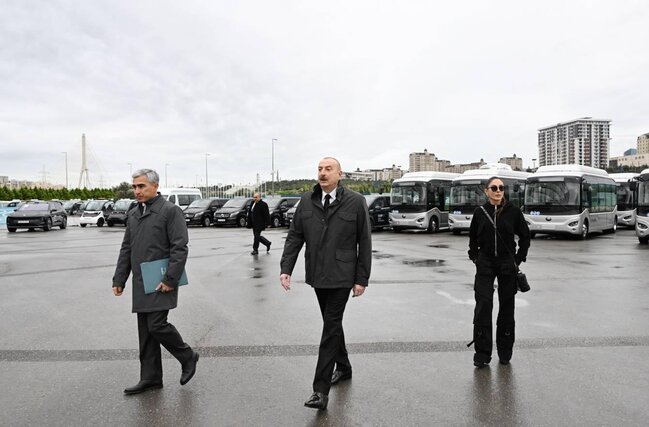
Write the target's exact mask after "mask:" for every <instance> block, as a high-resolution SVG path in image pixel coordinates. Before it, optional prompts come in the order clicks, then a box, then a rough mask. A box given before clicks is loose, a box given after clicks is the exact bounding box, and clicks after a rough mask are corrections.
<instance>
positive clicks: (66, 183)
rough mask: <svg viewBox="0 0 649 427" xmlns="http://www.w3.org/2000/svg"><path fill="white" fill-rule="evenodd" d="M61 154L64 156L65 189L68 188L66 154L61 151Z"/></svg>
mask: <svg viewBox="0 0 649 427" xmlns="http://www.w3.org/2000/svg"><path fill="white" fill-rule="evenodd" d="M61 154H65V189H66V190H67V188H68V152H67V151H61Z"/></svg>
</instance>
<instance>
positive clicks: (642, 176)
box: [638, 169, 649, 181]
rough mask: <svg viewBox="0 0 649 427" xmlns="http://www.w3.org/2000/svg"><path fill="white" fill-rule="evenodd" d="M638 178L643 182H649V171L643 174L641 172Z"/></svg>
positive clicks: (644, 171)
mask: <svg viewBox="0 0 649 427" xmlns="http://www.w3.org/2000/svg"><path fill="white" fill-rule="evenodd" d="M638 178H639V179H640V180H642V181H648V180H649V169H645V170H643V171H642V172H640V176H638Z"/></svg>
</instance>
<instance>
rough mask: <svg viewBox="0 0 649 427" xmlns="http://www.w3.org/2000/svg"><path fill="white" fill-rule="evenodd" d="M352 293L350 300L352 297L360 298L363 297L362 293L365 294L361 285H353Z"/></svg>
mask: <svg viewBox="0 0 649 427" xmlns="http://www.w3.org/2000/svg"><path fill="white" fill-rule="evenodd" d="M353 289H354V293H353V294H352V298H354V297H360V296H361V295H363V292H365V286H363V285H354V288H353Z"/></svg>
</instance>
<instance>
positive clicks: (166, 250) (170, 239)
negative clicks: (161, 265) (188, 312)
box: [113, 196, 189, 313]
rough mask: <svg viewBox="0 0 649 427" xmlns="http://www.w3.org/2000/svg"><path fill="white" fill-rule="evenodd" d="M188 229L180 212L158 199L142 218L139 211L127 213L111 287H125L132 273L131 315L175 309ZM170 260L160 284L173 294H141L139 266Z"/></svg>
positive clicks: (184, 258) (168, 203)
mask: <svg viewBox="0 0 649 427" xmlns="http://www.w3.org/2000/svg"><path fill="white" fill-rule="evenodd" d="M188 241H189V237H188V235H187V225H186V224H185V218H184V217H183V213H182V210H181V209H180V208H179V207H178V206H176V205H174V204H173V203H171V202H168V201H167V200H165V199H164V198H162V197H161V196H156V197H155V198H153V199H152V201H151V203H150V204H147V207H146V211H145V212H144V214H141V213H140V208H139V207H137V208H134V209H131V210H130V211H128V214H127V226H126V231H125V233H124V240H123V241H122V247H121V249H120V251H119V257H118V259H117V267H116V268H115V276H114V277H113V287H116V286H117V287H122V288H123V287H125V284H126V280H127V279H128V277H129V275H130V273H131V271H132V272H133V280H132V283H133V286H132V287H133V312H134V313H148V312H154V311H163V310H170V309H172V308H176V305H177V304H178V289H177V286H178V281H179V280H180V276H181V275H182V272H183V270H184V269H185V262H186V261H187V254H188V252H189V250H188V248H187V243H188ZM163 258H169V267H168V268H167V272H166V275H165V276H164V277H163V279H162V282H163V283H164V284H165V285H167V286H171V287H175V288H176V289H174V290H173V291H172V292H164V293H162V292H154V293H152V294H148V295H147V294H145V293H144V284H143V282H142V272H141V271H140V264H141V263H143V262H147V261H155V260H159V259H163Z"/></svg>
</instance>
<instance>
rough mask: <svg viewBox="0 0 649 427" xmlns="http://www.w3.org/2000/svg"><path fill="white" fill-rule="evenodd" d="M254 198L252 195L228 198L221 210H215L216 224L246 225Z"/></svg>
mask: <svg viewBox="0 0 649 427" xmlns="http://www.w3.org/2000/svg"><path fill="white" fill-rule="evenodd" d="M254 200H255V199H253V198H252V197H237V198H234V199H230V200H228V201H227V202H226V203H225V204H224V205H223V206H221V208H220V209H219V210H217V211H216V212H214V225H237V226H239V227H245V226H246V222H247V219H246V217H247V215H248V210H249V209H250V205H251V204H252V202H253V201H254Z"/></svg>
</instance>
